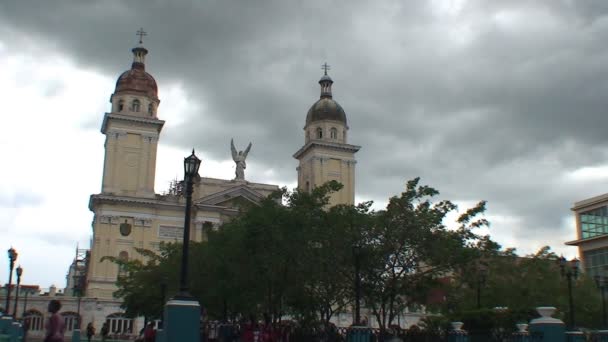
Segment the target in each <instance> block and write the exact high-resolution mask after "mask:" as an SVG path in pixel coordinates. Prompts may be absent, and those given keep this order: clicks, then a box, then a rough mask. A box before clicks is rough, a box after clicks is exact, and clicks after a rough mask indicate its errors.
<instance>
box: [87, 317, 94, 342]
mask: <svg viewBox="0 0 608 342" xmlns="http://www.w3.org/2000/svg"><path fill="white" fill-rule="evenodd" d="M93 336H95V326H93V322H89V324H87V341H89V342H91V339H92V338H93Z"/></svg>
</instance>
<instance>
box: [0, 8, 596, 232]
mask: <svg viewBox="0 0 608 342" xmlns="http://www.w3.org/2000/svg"><path fill="white" fill-rule="evenodd" d="M430 3H431V2H427V1H420V2H403V1H380V2H373V3H372V2H366V1H333V2H327V1H308V2H304V3H302V2H290V1H279V0H274V1H273V0H268V1H256V2H251V3H250V2H243V1H205V2H197V1H186V0H182V1H171V2H166V1H149V0H147V1H143V0H140V1H112V2H102V1H80V0H78V1H77V0H58V1H53V2H35V1H28V0H19V1H4V2H2V3H1V4H0V22H1V23H3V24H0V31H2V32H4V33H6V32H12V33H14V34H12V35H10V36H7V35H5V37H7V38H5V39H6V41H8V42H9V44H18V42H17V41H16V40H18V39H21V38H23V37H28V39H31V40H35V41H40V42H41V44H47V46H49V47H50V48H56V49H58V50H61V51H63V52H64V53H65V54H66V55H67V56H70V57H71V58H72V59H73V60H74V61H75V62H76V63H78V64H79V65H81V66H83V67H86V68H93V69H98V70H99V71H101V72H102V73H104V74H106V75H115V76H116V77H117V76H118V75H119V74H120V72H121V71H122V70H123V69H125V68H127V67H128V66H129V63H130V53H129V49H130V48H131V47H132V46H133V45H134V42H135V36H134V35H132V32H133V31H134V30H135V29H137V28H138V27H139V26H143V27H145V28H146V30H147V31H148V32H149V36H148V37H147V38H146V41H145V45H146V47H147V48H148V49H149V50H150V55H149V59H148V63H147V68H148V70H149V71H150V72H151V73H152V74H153V75H154V76H155V77H156V79H157V81H158V83H159V84H160V87H161V91H162V89H163V84H170V83H172V82H179V83H180V84H183V85H184V88H185V89H186V91H187V93H188V96H189V98H188V99H189V101H193V102H195V103H198V104H199V105H200V106H198V108H200V109H197V110H191V111H189V112H187V113H185V115H187V119H186V120H185V121H184V124H183V125H181V126H180V127H177V129H174V130H166V131H165V132H164V135H163V137H162V139H163V142H164V143H168V144H171V145H174V146H178V147H182V148H184V150H185V151H187V150H188V148H189V147H191V146H193V145H194V146H201V147H204V150H205V153H206V154H207V155H209V156H210V157H211V158H217V159H227V158H228V154H227V151H228V150H227V146H228V145H227V144H228V141H229V140H230V138H231V137H234V138H235V140H236V141H237V142H238V143H239V144H242V145H245V144H246V143H247V142H248V141H253V142H254V148H253V150H252V153H251V159H253V161H252V162H253V163H254V164H252V165H255V166H256V168H257V169H254V168H252V167H250V168H249V169H248V171H249V172H250V174H251V175H250V177H251V178H252V179H255V178H256V176H260V175H261V174H262V172H263V171H265V170H267V169H274V170H275V171H276V172H277V173H278V176H277V177H278V181H280V182H284V183H287V182H293V180H294V179H295V170H294V169H295V166H296V161H295V160H293V159H292V158H291V155H292V154H293V152H295V151H296V150H297V149H298V148H299V147H300V146H301V144H302V143H303V134H302V127H303V125H304V119H305V115H306V112H307V110H308V108H309V106H310V105H311V104H312V103H313V102H314V101H316V99H317V98H318V85H317V84H316V82H317V80H318V78H319V76H320V75H321V71H320V69H319V66H320V64H321V63H323V62H325V61H328V62H329V63H330V64H332V66H333V70H332V71H331V75H332V77H333V79H334V81H335V84H334V95H335V99H336V100H337V101H338V102H339V103H340V104H341V105H342V106H343V107H344V108H345V110H346V112H347V115H348V119H349V124H350V127H351V131H350V142H351V143H353V144H358V145H362V146H363V149H362V150H361V151H360V152H359V153H358V155H357V156H358V159H359V163H358V182H357V192H358V194H359V195H360V196H362V197H365V198H375V199H386V198H388V197H389V196H391V195H393V194H395V193H398V192H399V191H400V190H401V189H402V187H403V184H404V182H405V180H406V179H409V178H412V177H415V176H422V177H423V180H424V181H425V182H427V183H429V184H431V185H433V186H435V187H437V188H438V189H440V190H441V191H442V194H443V195H444V196H445V197H447V198H452V199H455V200H477V199H487V200H489V201H490V208H491V213H494V214H500V215H512V216H513V217H517V218H519V219H521V222H522V225H524V227H514V228H513V234H514V235H515V236H516V237H517V238H518V240H520V241H522V244H525V243H526V240H527V239H528V238H534V239H538V237H539V236H542V233H539V232H546V233H547V234H555V230H556V228H555V227H558V226H560V224H561V221H562V219H563V218H564V217H567V216H569V215H570V212H569V210H568V209H569V207H570V205H571V204H572V202H573V201H575V200H579V199H581V198H585V197H588V196H592V195H596V194H598V193H601V192H605V191H606V189H608V187H607V185H608V184H607V182H605V181H602V182H601V183H599V184H597V183H596V184H586V185H580V186H575V185H572V184H571V185H567V184H563V182H564V181H563V177H562V176H563V173H564V172H568V171H573V170H575V169H577V168H580V167H583V166H594V165H600V164H604V163H605V162H606V161H607V160H608V159H607V153H606V151H607V141H606V134H605V132H604V126H605V123H606V115H605V108H606V107H607V106H606V105H607V100H606V99H607V97H606V95H605V94H607V93H608V82H607V80H608V73H607V69H606V67H605V66H606V65H607V64H608V63H607V62H608V49H607V48H606V46H605V44H603V42H605V41H606V39H607V38H608V24H607V22H606V20H605V17H606V14H607V13H608V5H607V4H605V1H599V0H598V1H585V2H582V1H577V2H574V1H565V0H564V1H555V0H546V1H535V2H530V1H521V0H519V1H517V0H512V1H500V2H498V1H482V0H477V1H469V2H467V3H466V4H465V5H464V6H463V8H461V9H460V11H456V12H455V13H454V14H447V15H440V14H438V12H437V11H435V10H433V8H432V7H431V5H430ZM11 37H13V38H11ZM17 37H21V38H17ZM11 39H14V40H11ZM100 96H109V94H100ZM162 96H163V94H162V92H161V94H160V97H161V100H162ZM170 111H171V108H166V107H163V104H162V103H161V107H160V115H161V116H162V115H163V113H167V112H170ZM100 120H101V115H100ZM227 177H228V176H227ZM531 229H532V230H534V233H531ZM559 233H563V234H570V233H571V232H570V231H568V232H566V231H559Z"/></svg>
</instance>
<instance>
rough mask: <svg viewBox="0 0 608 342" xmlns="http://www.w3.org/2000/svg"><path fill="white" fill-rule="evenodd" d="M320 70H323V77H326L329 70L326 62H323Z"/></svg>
mask: <svg viewBox="0 0 608 342" xmlns="http://www.w3.org/2000/svg"><path fill="white" fill-rule="evenodd" d="M321 69H323V70H324V71H325V75H327V70H329V69H331V68H330V67H329V65H328V64H327V62H325V63H324V64H323V65H321Z"/></svg>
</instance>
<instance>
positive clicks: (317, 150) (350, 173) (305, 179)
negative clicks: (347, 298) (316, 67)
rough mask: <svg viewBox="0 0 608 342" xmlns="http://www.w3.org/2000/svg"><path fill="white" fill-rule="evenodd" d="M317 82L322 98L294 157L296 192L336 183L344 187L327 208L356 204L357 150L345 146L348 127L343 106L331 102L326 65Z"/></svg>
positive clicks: (312, 111) (311, 111)
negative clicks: (296, 173) (295, 163)
mask: <svg viewBox="0 0 608 342" xmlns="http://www.w3.org/2000/svg"><path fill="white" fill-rule="evenodd" d="M323 69H324V71H325V72H324V75H323V76H322V77H321V79H320V80H319V84H320V85H321V97H320V99H319V100H318V101H317V102H315V103H314V104H313V105H312V107H310V109H309V110H308V114H307V115H306V125H305V126H304V146H302V147H301V148H300V149H299V150H298V151H297V152H296V153H295V154H294V155H293V157H294V158H296V159H298V160H299V162H300V163H299V166H298V168H297V170H298V189H300V190H303V191H311V190H312V189H313V188H314V187H317V186H320V185H323V184H324V183H326V182H329V181H332V180H335V181H338V182H339V183H341V184H342V185H343V186H344V187H343V188H342V190H340V191H338V192H337V193H334V194H333V195H332V196H331V198H330V205H337V204H354V202H355V165H356V163H357V161H356V160H355V153H356V152H357V151H359V149H360V148H361V147H360V146H356V145H350V144H348V143H347V142H348V140H347V139H348V124H347V120H346V113H345V112H344V109H342V106H340V105H339V104H338V102H336V101H335V100H334V99H333V95H332V90H331V87H332V85H333V83H334V81H333V80H332V79H331V77H329V75H327V70H329V65H327V63H325V64H324V65H323Z"/></svg>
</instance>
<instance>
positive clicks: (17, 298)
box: [13, 265, 23, 318]
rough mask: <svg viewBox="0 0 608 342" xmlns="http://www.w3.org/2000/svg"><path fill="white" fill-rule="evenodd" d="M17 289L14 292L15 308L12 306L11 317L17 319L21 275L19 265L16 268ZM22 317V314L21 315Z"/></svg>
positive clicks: (21, 271)
mask: <svg viewBox="0 0 608 342" xmlns="http://www.w3.org/2000/svg"><path fill="white" fill-rule="evenodd" d="M16 271H17V289H16V290H15V306H13V316H15V318H17V303H18V302H19V286H20V285H21V275H22V274H23V268H21V265H19V266H17V269H16ZM21 316H23V314H21Z"/></svg>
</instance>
